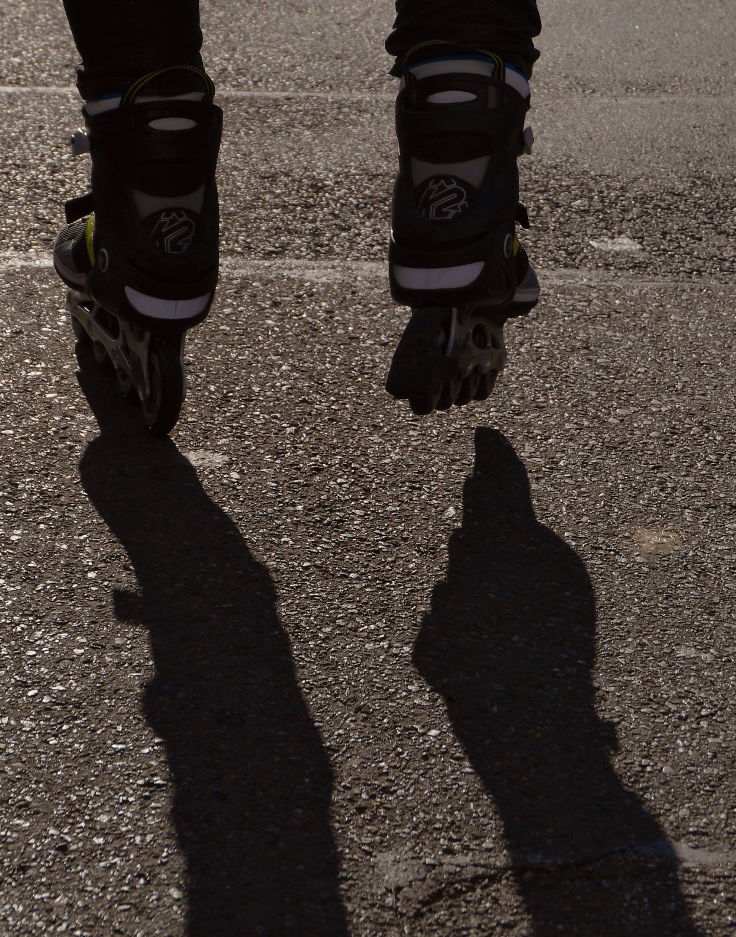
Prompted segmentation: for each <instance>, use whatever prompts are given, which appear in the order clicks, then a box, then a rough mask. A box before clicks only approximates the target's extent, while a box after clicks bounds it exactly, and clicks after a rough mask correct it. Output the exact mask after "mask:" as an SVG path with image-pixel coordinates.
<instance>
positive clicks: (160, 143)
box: [54, 66, 222, 434]
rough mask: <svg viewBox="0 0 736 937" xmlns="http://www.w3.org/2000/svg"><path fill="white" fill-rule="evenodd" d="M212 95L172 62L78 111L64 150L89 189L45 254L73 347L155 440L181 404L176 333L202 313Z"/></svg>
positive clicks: (208, 268)
mask: <svg viewBox="0 0 736 937" xmlns="http://www.w3.org/2000/svg"><path fill="white" fill-rule="evenodd" d="M213 96H214V86H213V84H212V82H211V80H210V79H209V78H208V77H207V76H206V75H205V74H204V73H203V72H201V71H199V70H198V69H196V68H192V67H189V66H177V67H175V68H168V69H164V70H162V71H159V72H152V73H151V74H148V75H145V76H144V77H143V78H141V79H140V80H139V81H137V82H136V83H135V84H134V85H133V86H132V87H131V88H129V89H128V91H127V92H126V93H125V94H124V95H122V97H121V98H120V99H119V103H117V102H116V106H114V107H112V108H111V109H107V110H104V111H103V112H101V113H100V112H95V110H94V108H93V107H92V106H91V105H89V104H87V105H85V108H84V110H83V113H84V116H85V122H86V126H87V132H86V133H84V132H82V131H77V132H76V133H75V134H74V136H73V138H72V146H73V149H74V150H75V152H77V153H80V152H85V151H87V150H88V151H89V152H90V153H91V156H92V192H91V194H90V195H87V196H83V197H81V198H77V199H73V200H72V201H70V202H67V204H66V220H67V225H66V227H64V228H63V229H62V231H61V232H60V234H59V236H58V238H57V241H56V246H55V248H54V266H55V268H56V271H57V273H58V274H59V276H60V277H61V279H62V280H63V281H64V282H65V283H66V284H67V285H68V286H69V287H70V293H69V298H68V302H67V305H68V309H69V312H70V313H71V316H72V325H73V327H74V334H75V336H76V337H77V340H78V341H79V342H82V343H87V342H91V345H92V349H93V352H94V356H95V359H96V361H97V363H98V364H107V363H112V365H113V367H114V370H115V374H116V376H117V380H118V384H119V386H120V389H121V391H122V392H123V394H124V395H125V396H126V397H129V398H131V399H136V398H137V399H138V400H139V401H140V403H141V405H142V409H143V414H144V417H145V420H146V422H147V424H148V426H149V427H150V428H151V429H152V430H153V431H154V432H156V433H161V434H164V433H168V432H169V431H170V430H171V429H172V428H173V426H174V424H175V423H176V421H177V419H178V416H179V412H180V409H181V405H182V402H183V400H184V395H185V386H186V385H185V377H184V371H183V365H182V352H183V345H184V336H185V333H186V331H187V329H189V328H191V327H192V326H194V325H196V324H197V323H199V322H201V321H202V320H203V319H204V318H205V316H206V315H207V313H208V311H209V309H210V306H211V304H212V299H213V297H214V292H215V286H216V283H217V273H218V241H219V235H218V227H219V217H218V201H217V188H216V184H215V167H216V163H217V155H218V150H219V144H220V136H221V133H222V112H221V110H220V108H219V107H217V106H215V105H214V104H213V103H212V99H213Z"/></svg>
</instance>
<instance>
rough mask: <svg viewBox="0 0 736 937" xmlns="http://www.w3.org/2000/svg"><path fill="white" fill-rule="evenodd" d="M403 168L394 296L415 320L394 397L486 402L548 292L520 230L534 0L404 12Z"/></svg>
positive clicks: (441, 405) (396, 40)
mask: <svg viewBox="0 0 736 937" xmlns="http://www.w3.org/2000/svg"><path fill="white" fill-rule="evenodd" d="M397 7H398V16H397V20H396V24H395V28H394V32H393V33H392V34H391V36H390V37H389V39H388V41H387V48H388V49H389V50H390V51H392V52H396V53H397V54H399V55H400V56H401V57H400V58H399V59H397V63H396V66H395V68H394V74H396V75H399V76H401V79H402V81H401V88H400V91H399V95H398V98H397V104H396V128H397V134H398V137H399V150H400V167H399V174H398V177H397V180H396V186H395V189H394V202H393V230H392V234H393V236H392V240H391V245H390V249H389V272H390V280H391V292H392V295H393V297H394V299H395V300H397V302H400V303H403V304H405V305H407V306H410V307H411V310H412V317H411V320H410V322H409V325H408V326H407V328H406V331H405V332H404V336H403V337H402V339H401V342H400V343H399V346H398V348H397V350H396V353H395V355H394V359H393V362H392V365H391V369H390V372H389V377H388V382H387V389H388V391H389V392H390V393H391V394H393V396H395V397H399V398H408V400H409V402H410V404H411V406H412V409H414V411H415V412H417V413H428V412H430V411H431V410H434V409H447V408H448V407H449V406H451V405H452V404H465V403H469V402H470V401H471V400H483V399H485V398H486V397H487V396H488V394H489V393H490V391H491V389H492V387H493V384H494V383H495V380H496V377H497V375H498V373H499V372H500V370H501V369H502V368H503V366H504V363H505V357H506V356H505V347H504V343H503V334H502V329H503V325H504V323H505V322H506V320H507V319H508V318H509V317H511V316H518V315H523V314H525V313H527V312H529V310H530V309H531V308H532V307H533V306H534V305H535V304H536V302H537V299H538V295H539V288H538V283H537V280H536V277H535V276H534V272H533V270H532V269H531V267H530V266H529V262H528V260H527V257H526V253H525V252H524V249H523V248H522V247H521V245H520V243H519V241H518V238H517V236H516V224H517V222H518V223H520V224H521V225H522V226H524V227H527V226H528V221H527V217H526V211H525V209H524V208H523V207H522V206H521V205H520V204H519V183H518V170H517V159H518V157H519V156H520V155H521V154H522V153H523V152H530V151H531V140H532V137H531V131H530V130H528V129H527V130H524V117H525V114H526V111H527V110H528V107H529V83H528V77H529V75H530V72H531V67H532V63H533V61H534V59H535V58H536V55H537V53H536V51H535V50H534V46H533V44H532V35H533V34H536V32H538V31H539V18H538V15H537V12H536V7H535V6H534V3H533V0H495V2H491V0H488V2H486V3H481V2H479V0H476V2H472V3H471V2H470V0H465V2H463V0H456V2H453V0H431V2H424V3H422V4H421V7H420V4H419V3H418V2H416V0H411V2H410V0H399V2H398V4H397Z"/></svg>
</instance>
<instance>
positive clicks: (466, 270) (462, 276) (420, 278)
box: [393, 260, 483, 290]
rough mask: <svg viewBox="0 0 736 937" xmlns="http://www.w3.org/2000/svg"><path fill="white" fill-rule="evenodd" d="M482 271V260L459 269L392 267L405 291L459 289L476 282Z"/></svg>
mask: <svg viewBox="0 0 736 937" xmlns="http://www.w3.org/2000/svg"><path fill="white" fill-rule="evenodd" d="M482 270H483V261H482V260H480V261H478V262H477V263H473V264H462V265H461V266H459V267H436V268H431V267H401V266H399V265H398V264H394V267H393V273H394V278H395V279H396V282H397V283H398V284H399V286H400V287H401V288H402V289H405V290H457V289H461V288H462V287H464V286H469V285H470V284H471V283H472V282H473V281H474V280H477V279H478V277H479V276H480V274H481V271H482Z"/></svg>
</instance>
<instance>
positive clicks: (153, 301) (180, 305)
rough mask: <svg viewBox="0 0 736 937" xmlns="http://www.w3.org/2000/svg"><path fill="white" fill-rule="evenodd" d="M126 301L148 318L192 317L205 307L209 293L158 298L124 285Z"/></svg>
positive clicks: (208, 299) (173, 318)
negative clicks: (175, 297)
mask: <svg viewBox="0 0 736 937" xmlns="http://www.w3.org/2000/svg"><path fill="white" fill-rule="evenodd" d="M125 295H126V296H127V298H128V302H129V303H130V305H131V306H132V307H133V309H135V310H136V312H140V313H141V315H143V316H148V317H149V319H172V320H175V319H193V318H194V316H198V315H199V314H200V312H203V311H204V310H205V309H206V308H207V303H208V302H209V301H210V296H211V295H212V294H211V293H205V294H204V296H197V297H195V298H194V299H159V298H158V297H156V296H148V295H146V293H139V292H138V290H134V289H132V287H130V286H126V287H125Z"/></svg>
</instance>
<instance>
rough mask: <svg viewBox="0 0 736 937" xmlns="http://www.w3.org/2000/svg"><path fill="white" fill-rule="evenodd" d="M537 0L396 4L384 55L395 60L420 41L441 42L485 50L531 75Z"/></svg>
mask: <svg viewBox="0 0 736 937" xmlns="http://www.w3.org/2000/svg"><path fill="white" fill-rule="evenodd" d="M541 29H542V24H541V22H540V19H539V11H538V10H537V4H536V0H396V21H395V23H394V28H393V32H392V33H391V35H390V36H389V37H388V39H387V40H386V51H387V52H389V53H390V54H391V55H395V56H397V57H400V56H402V55H403V54H404V53H405V52H407V51H408V50H409V49H411V48H412V46H415V45H417V43H420V42H428V41H432V40H445V41H450V42H458V43H462V44H463V45H468V46H472V47H473V48H475V49H486V50H487V51H489V52H495V53H497V54H498V55H500V56H501V57H502V58H503V59H504V61H506V62H509V63H510V64H512V65H516V66H517V67H518V68H521V69H522V71H525V72H526V73H527V74H531V70H532V65H533V64H534V62H535V61H536V60H537V59H538V58H539V53H538V52H537V50H536V49H535V48H534V43H533V42H532V39H533V37H534V36H538V35H539V33H540V32H541Z"/></svg>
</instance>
